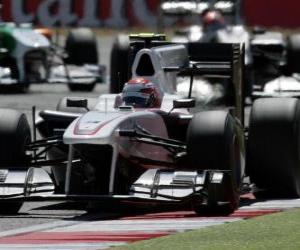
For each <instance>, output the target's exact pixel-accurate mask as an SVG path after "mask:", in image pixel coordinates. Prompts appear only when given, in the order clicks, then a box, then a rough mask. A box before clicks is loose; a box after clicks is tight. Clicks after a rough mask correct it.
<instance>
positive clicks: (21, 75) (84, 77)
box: [0, 23, 105, 92]
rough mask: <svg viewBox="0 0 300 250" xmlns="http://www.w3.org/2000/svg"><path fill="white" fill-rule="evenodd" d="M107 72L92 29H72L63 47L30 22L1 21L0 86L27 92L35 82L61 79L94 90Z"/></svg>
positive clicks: (70, 85) (49, 81)
mask: <svg viewBox="0 0 300 250" xmlns="http://www.w3.org/2000/svg"><path fill="white" fill-rule="evenodd" d="M104 72H105V67H104V66H102V65H98V49H97V41H96V37H95V35H94V34H93V32H92V31H91V30H90V29H86V28H80V29H74V30H71V31H70V32H69V34H68V35H67V37H66V42H65V46H64V47H59V46H58V45H56V44H54V43H52V42H51V40H49V39H48V38H47V37H46V36H45V35H44V34H42V33H41V32H39V31H38V30H35V29H33V28H32V26H31V25H30V24H21V25H18V26H17V25H16V24H14V23H2V24H0V87H4V88H5V87H6V88H9V89H11V90H13V91H22V92H26V91H27V90H28V87H29V85H30V84H31V83H41V82H48V83H51V82H56V83H60V82H61V83H67V84H68V87H69V89H70V90H83V91H92V90H93V89H94V87H95V84H96V83H97V82H102V81H103V79H104Z"/></svg>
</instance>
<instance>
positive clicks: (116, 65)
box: [110, 35, 130, 94]
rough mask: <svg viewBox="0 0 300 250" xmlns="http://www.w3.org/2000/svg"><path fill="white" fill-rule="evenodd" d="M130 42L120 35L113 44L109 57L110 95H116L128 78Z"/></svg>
mask: <svg viewBox="0 0 300 250" xmlns="http://www.w3.org/2000/svg"><path fill="white" fill-rule="evenodd" d="M129 53H130V41H129V38H128V36H127V35H120V36H118V37H117V38H116V40H115V41H114V43H113V47H112V51H111V56H110V93H112V94H117V93H120V92H121V91H122V89H123V86H124V84H125V82H127V80H128V78H129Z"/></svg>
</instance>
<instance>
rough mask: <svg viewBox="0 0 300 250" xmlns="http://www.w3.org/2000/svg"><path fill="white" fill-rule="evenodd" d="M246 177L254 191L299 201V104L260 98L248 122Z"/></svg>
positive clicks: (284, 100) (293, 100) (288, 99)
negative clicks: (255, 187)
mask: <svg viewBox="0 0 300 250" xmlns="http://www.w3.org/2000/svg"><path fill="white" fill-rule="evenodd" d="M249 122H250V123H249V137H248V150H247V174H248V175H249V176H250V179H251V182H253V183H255V184H256V186H257V187H258V190H260V189H261V190H265V192H264V193H265V195H271V196H275V197H285V198H288V197H300V101H299V100H298V99H294V98H262V99H258V100H256V101H255V102H254V104H253V107H252V110H251V114H250V121H249Z"/></svg>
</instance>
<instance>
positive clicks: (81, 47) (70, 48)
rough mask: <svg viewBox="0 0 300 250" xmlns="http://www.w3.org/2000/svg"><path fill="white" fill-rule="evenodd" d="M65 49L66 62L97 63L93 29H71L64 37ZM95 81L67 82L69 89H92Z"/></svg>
mask: <svg viewBox="0 0 300 250" xmlns="http://www.w3.org/2000/svg"><path fill="white" fill-rule="evenodd" d="M65 50H66V52H67V54H68V57H67V58H66V60H65V62H66V63H67V64H74V65H79V66H81V65H84V64H98V62H99V58H98V48H97V39H96V36H95V35H94V33H93V31H92V30H91V29H88V28H78V29H73V30H71V31H70V32H69V34H68V37H67V39H66V46H65ZM95 83H96V82H92V83H89V84H82V83H69V84H68V87H69V89H70V90H71V91H92V90H93V89H94V87H95Z"/></svg>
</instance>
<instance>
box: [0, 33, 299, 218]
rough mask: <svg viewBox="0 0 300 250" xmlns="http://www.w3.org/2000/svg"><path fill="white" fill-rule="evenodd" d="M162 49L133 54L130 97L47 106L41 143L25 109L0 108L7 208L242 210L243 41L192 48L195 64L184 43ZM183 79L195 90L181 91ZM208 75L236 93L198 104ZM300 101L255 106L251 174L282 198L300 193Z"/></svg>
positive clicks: (1, 181)
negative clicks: (46, 204) (40, 203)
mask: <svg viewBox="0 0 300 250" xmlns="http://www.w3.org/2000/svg"><path fill="white" fill-rule="evenodd" d="M145 40H147V42H150V43H151V42H153V41H150V40H149V37H148V38H145ZM143 42H145V41H139V42H137V43H135V45H136V46H141V44H142V43H143ZM153 45H154V47H151V46H150V48H142V49H139V50H136V51H137V52H136V54H133V56H134V62H133V67H132V80H130V81H129V82H128V83H126V84H125V86H124V88H123V91H122V93H120V94H103V95H101V96H100V97H99V98H98V99H84V98H82V99H80V98H79V99H74V98H73V99H72V98H64V99H63V100H62V101H61V102H60V103H59V105H58V110H57V111H49V110H44V111H41V112H40V114H39V116H40V117H39V119H36V123H35V128H37V129H38V131H39V133H40V134H41V136H42V137H43V139H42V140H36V138H35V137H36V135H35V134H34V136H33V141H32V142H31V136H30V129H29V126H28V122H27V120H26V117H25V116H24V114H20V113H19V112H17V111H14V110H4V109H1V110H0V116H1V121H0V148H1V150H0V169H1V170H0V191H1V193H0V197H1V199H0V203H1V206H0V207H1V212H3V213H12V212H17V211H18V210H19V208H20V206H21V205H22V203H23V202H24V201H26V200H29V201H32V200H84V201H97V202H99V201H107V200H108V199H114V200H118V201H120V202H122V201H126V202H127V203H128V202H133V203H134V204H136V203H137V202H140V203H142V204H148V203H168V204H169V203H171V204H183V203H185V204H191V205H192V207H193V209H194V210H195V211H196V212H197V213H201V212H202V211H204V210H206V209H207V208H208V209H209V210H213V209H217V210H218V211H219V212H220V213H228V212H232V211H234V210H235V209H236V208H237V207H238V204H239V195H240V193H241V190H242V184H243V178H244V176H245V156H246V154H245V145H246V143H245V139H246V136H245V131H244V127H243V123H244V115H243V113H244V112H243V110H244V109H243V108H244V107H243V101H242V97H243V95H242V79H243V77H242V76H243V61H244V60H243V47H242V46H241V45H239V44H201V43H198V44H194V45H193V46H194V47H193V50H194V52H195V53H193V59H194V61H190V60H189V53H188V49H187V48H186V46H185V45H180V44H171V43H169V44H166V43H165V44H159V43H155V42H153ZM189 51H191V49H189ZM196 51H197V52H198V54H197V53H196ZM216 51H220V53H219V54H218V57H215V55H216V53H215V52H216ZM212 52H213V53H212ZM221 52H222V53H221ZM195 59H198V60H195ZM182 77H183V78H184V77H188V78H189V80H190V88H189V90H188V91H187V93H181V94H179V93H178V91H177V78H182ZM194 78H195V80H194ZM196 78H198V79H196ZM200 78H202V79H203V80H199V79H200ZM204 79H206V80H204ZM210 80H212V81H211V84H215V83H214V82H215V81H217V82H218V84H224V85H229V86H231V87H230V88H228V89H230V90H231V91H228V92H227V94H228V95H226V98H220V100H222V101H220V102H214V103H215V105H200V106H198V107H196V108H195V107H194V106H195V99H193V93H194V89H197V85H201V84H202V83H201V82H202V81H205V82H209V81H210ZM181 83H182V81H181ZM274 105H275V106H276V107H277V109H275V110H274V109H273V107H274ZM299 105H300V103H299V102H298V100H297V99H260V100H258V101H257V102H256V103H255V104H254V106H253V110H252V114H251V117H250V128H249V134H248V136H247V137H248V140H247V143H248V147H247V165H246V167H247V169H246V173H247V174H248V175H250V178H251V180H252V181H253V182H254V183H255V184H256V185H257V187H258V188H261V189H263V190H268V191H269V192H271V193H272V194H276V195H284V196H299V195H300V188H299V187H300V185H299V183H300V178H299V176H300V174H299V172H300V171H299V164H298V161H299V159H300V157H298V156H299V152H300V151H299V150H297V147H298V139H297V138H299V137H297V136H296V134H297V135H298V132H299V126H300V124H299V123H297V122H295V121H299V117H300V114H299V109H298V107H299ZM294 128H296V129H294ZM291 138H293V141H295V143H292V142H291V141H292V140H290V141H289V139H291ZM274 140H278V143H274ZM287 159H288V160H287ZM8 207H9V208H8Z"/></svg>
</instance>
